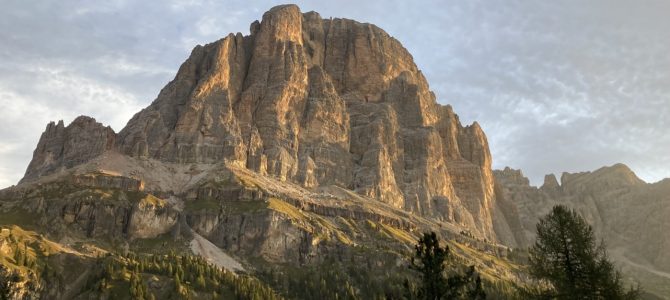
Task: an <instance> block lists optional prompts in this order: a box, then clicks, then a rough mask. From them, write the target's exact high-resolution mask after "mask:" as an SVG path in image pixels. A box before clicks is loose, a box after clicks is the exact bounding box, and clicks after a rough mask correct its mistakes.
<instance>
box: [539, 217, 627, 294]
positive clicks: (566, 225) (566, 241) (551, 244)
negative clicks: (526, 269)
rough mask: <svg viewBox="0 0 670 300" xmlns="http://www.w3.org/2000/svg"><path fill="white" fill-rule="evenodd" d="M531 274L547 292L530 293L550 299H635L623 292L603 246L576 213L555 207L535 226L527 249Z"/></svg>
mask: <svg viewBox="0 0 670 300" xmlns="http://www.w3.org/2000/svg"><path fill="white" fill-rule="evenodd" d="M530 273H531V275H533V276H534V277H535V278H536V279H538V280H540V281H542V282H545V283H548V285H550V286H551V288H550V289H544V290H540V291H535V292H532V294H534V295H535V296H536V297H541V298H545V297H549V298H553V299H612V300H617V299H637V298H638V295H639V290H638V289H630V290H628V291H625V290H624V288H623V286H622V285H623V283H622V282H621V275H620V273H619V271H618V270H616V268H615V267H614V266H613V265H612V263H611V262H610V261H609V260H608V257H607V252H606V251H605V246H604V245H603V243H600V245H596V242H595V237H594V234H593V229H592V228H591V226H589V225H588V224H587V223H586V221H585V220H584V218H582V217H581V216H580V215H579V214H578V213H577V212H576V211H574V210H570V209H568V208H566V207H565V206H562V205H558V206H555V207H554V208H553V210H552V211H551V213H549V214H548V215H547V216H545V217H544V218H542V219H541V220H540V222H539V223H538V224H537V241H536V242H535V245H534V246H533V247H532V248H531V250H530Z"/></svg>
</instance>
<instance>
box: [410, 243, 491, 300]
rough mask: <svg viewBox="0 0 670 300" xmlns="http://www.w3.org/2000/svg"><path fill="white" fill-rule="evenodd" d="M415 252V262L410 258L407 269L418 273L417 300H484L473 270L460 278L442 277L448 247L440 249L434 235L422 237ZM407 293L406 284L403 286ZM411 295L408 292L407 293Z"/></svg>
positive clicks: (484, 296) (479, 281)
mask: <svg viewBox="0 0 670 300" xmlns="http://www.w3.org/2000/svg"><path fill="white" fill-rule="evenodd" d="M414 248H415V256H416V257H415V258H418V260H419V263H416V261H415V258H412V266H411V268H412V269H414V270H417V271H419V272H420V273H421V286H420V287H419V290H418V295H417V296H418V297H419V298H421V299H427V300H437V299H462V298H464V297H467V299H477V300H479V299H486V293H484V290H483V288H482V285H481V279H480V278H479V275H478V274H477V273H476V272H475V268H474V266H471V267H469V268H468V269H467V271H466V272H465V273H464V274H455V275H452V276H449V277H447V276H446V275H445V273H446V272H445V262H446V260H447V259H448V258H449V254H450V252H449V247H448V246H444V247H441V246H440V241H439V240H438V238H437V235H436V234H435V232H431V233H424V234H423V237H421V238H420V239H419V243H418V244H417V245H416V246H415V247H414ZM405 286H406V288H407V289H411V286H410V284H409V282H406V283H405ZM409 292H410V293H412V291H411V290H410V291H409Z"/></svg>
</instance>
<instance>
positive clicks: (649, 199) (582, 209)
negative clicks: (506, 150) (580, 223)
mask: <svg viewBox="0 0 670 300" xmlns="http://www.w3.org/2000/svg"><path fill="white" fill-rule="evenodd" d="M494 176H495V178H496V180H497V182H499V183H500V186H501V189H502V190H503V192H502V194H503V195H504V197H505V198H506V199H507V200H508V201H510V202H512V203H514V205H515V206H516V207H517V210H518V214H519V216H520V218H521V225H522V227H523V231H524V234H525V236H526V240H527V241H533V240H534V239H535V224H536V223H537V221H538V219H539V218H540V217H542V216H544V215H546V214H547V213H548V212H549V211H550V210H551V208H552V207H553V206H554V205H559V204H560V205H566V206H568V207H571V208H574V209H576V210H577V211H578V212H579V213H580V214H581V215H582V216H583V217H584V218H585V219H586V220H587V221H588V222H589V224H590V225H591V226H592V227H593V229H594V231H595V233H596V236H597V237H598V238H600V239H603V240H604V241H605V243H606V245H607V248H608V250H609V255H610V257H611V258H612V259H613V260H615V261H616V262H617V263H618V264H619V265H620V266H621V267H622V269H623V271H624V273H625V274H626V275H627V276H629V277H632V279H633V280H637V281H640V282H641V283H642V286H643V288H645V289H646V290H648V291H651V292H655V293H656V294H658V295H666V297H667V295H670V288H669V287H670V253H669V252H668V251H667V249H668V247H670V237H669V236H668V234H667V232H670V222H668V220H669V217H670V206H669V205H668V204H669V203H670V180H668V179H665V180H663V181H660V182H657V183H653V184H648V183H645V182H644V181H642V180H641V179H639V178H638V177H637V176H636V175H635V173H633V171H631V170H630V169H629V168H628V167H627V166H626V165H623V164H616V165H613V166H609V167H603V168H600V169H598V170H596V171H593V172H583V173H575V174H571V173H563V174H562V175H561V181H560V184H559V182H558V180H557V179H556V176H554V175H553V174H550V175H547V176H545V179H544V183H543V184H542V186H540V187H539V188H537V187H533V186H530V184H529V181H528V179H527V178H526V177H524V176H523V174H522V172H521V171H520V170H513V169H510V168H506V169H504V170H496V171H494Z"/></svg>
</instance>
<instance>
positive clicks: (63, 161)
mask: <svg viewBox="0 0 670 300" xmlns="http://www.w3.org/2000/svg"><path fill="white" fill-rule="evenodd" d="M115 143H116V133H114V130H112V128H110V127H109V126H107V127H105V126H103V125H102V124H100V123H98V122H97V121H96V120H95V119H93V118H91V117H87V116H79V117H77V118H76V119H74V121H72V122H71V123H70V124H69V125H68V126H67V127H65V126H64V124H63V120H60V121H58V124H56V123H54V122H50V123H49V124H48V125H47V127H46V129H45V130H44V132H43V133H42V136H41V137H40V140H39V142H38V143H37V147H36V148H35V151H34V152H33V159H32V160H31V161H30V164H29V165H28V168H27V170H26V174H25V176H24V177H23V179H22V180H21V182H25V181H29V180H33V179H36V178H39V177H40V176H44V175H48V174H50V173H54V172H58V171H59V170H62V169H67V168H71V167H74V166H76V165H79V164H82V163H84V162H87V161H89V160H90V159H92V158H95V157H97V156H99V155H100V154H102V153H103V152H105V151H107V150H111V149H112V148H114V146H115Z"/></svg>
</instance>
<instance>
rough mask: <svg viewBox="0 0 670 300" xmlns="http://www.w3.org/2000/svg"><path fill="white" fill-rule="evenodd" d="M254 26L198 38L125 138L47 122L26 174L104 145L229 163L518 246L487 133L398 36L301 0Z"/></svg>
mask: <svg viewBox="0 0 670 300" xmlns="http://www.w3.org/2000/svg"><path fill="white" fill-rule="evenodd" d="M250 32H251V34H250V35H247V36H243V35H242V34H240V33H238V34H236V35H233V34H230V35H228V36H227V37H225V38H223V39H221V40H219V41H216V42H214V43H211V44H208V45H205V46H197V47H195V48H194V49H193V51H192V53H191V55H190V57H189V58H188V59H187V60H186V62H184V63H183V64H182V66H181V67H180V68H179V71H178V72H177V75H176V76H175V78H174V80H172V81H171V82H170V83H169V84H168V85H167V86H166V87H165V88H163V90H161V92H160V93H159V95H158V97H157V98H156V100H154V101H153V103H152V104H151V105H150V106H149V107H147V108H145V109H143V110H142V111H140V112H139V113H137V114H136V115H135V116H134V117H133V118H132V119H131V120H130V121H129V122H128V124H127V126H126V127H125V128H123V130H121V131H120V132H119V134H118V136H117V135H116V134H114V132H113V131H111V129H108V128H103V127H102V126H101V125H91V122H90V121H87V122H83V120H79V119H77V120H76V121H75V122H73V124H71V125H70V126H68V127H67V128H63V126H62V124H59V125H49V127H48V128H47V131H46V132H45V133H44V135H43V137H42V139H41V141H40V144H39V145H38V148H37V150H36V152H35V155H34V158H33V161H32V162H31V164H30V166H29V168H28V170H27V172H26V176H25V178H24V181H28V180H34V179H36V178H38V177H39V176H42V175H46V174H50V173H53V172H56V171H58V170H61V169H64V168H70V167H73V166H75V165H78V164H81V163H83V162H86V161H89V160H91V159H92V158H94V157H96V156H99V155H100V154H102V153H103V152H104V151H106V150H111V151H115V152H116V151H118V152H120V153H122V154H124V155H128V156H132V157H136V158H142V159H155V160H158V161H162V162H166V163H177V164H183V165H185V164H217V163H223V162H226V163H230V164H233V165H237V166H241V167H245V168H248V169H249V170H252V171H254V172H256V173H258V174H260V175H265V174H267V175H270V176H274V177H276V178H278V179H280V180H284V181H290V182H294V183H299V184H300V185H302V186H304V187H307V188H317V187H320V186H329V185H337V186H340V187H344V188H346V189H350V190H353V191H355V192H357V193H359V194H361V195H364V196H367V197H371V198H374V199H377V200H379V201H381V202H384V203H387V204H390V205H392V206H394V207H396V208H401V209H405V210H407V211H411V212H414V213H417V214H419V215H423V216H430V217H433V218H436V219H439V220H445V221H448V222H451V223H455V224H458V225H460V226H463V227H465V228H467V229H468V230H469V231H471V233H473V234H475V235H477V236H480V237H482V238H486V239H489V240H494V241H495V240H499V238H498V237H497V236H496V233H497V232H498V233H500V235H504V237H501V238H500V239H501V240H505V241H508V242H509V243H511V244H516V241H515V238H514V237H513V235H511V234H510V232H511V231H512V230H511V229H510V228H508V227H509V226H508V225H507V222H498V223H497V224H495V223H494V222H493V216H494V215H496V214H497V215H500V214H502V210H501V207H500V205H498V204H497V203H496V195H495V187H494V180H493V175H492V173H491V172H492V171H491V155H490V152H489V149H488V144H487V140H486V136H485V134H484V132H483V131H482V129H481V128H480V126H479V125H478V124H477V123H474V124H472V125H470V126H465V127H464V126H462V125H461V123H460V121H459V119H458V116H457V115H456V114H455V113H454V112H453V110H452V109H451V107H450V106H442V105H440V104H438V103H437V102H436V99H435V95H434V94H433V93H432V92H431V91H430V90H429V87H428V83H427V81H426V79H425V78H424V76H423V74H422V73H421V71H419V69H418V68H417V66H416V65H415V63H414V61H413V59H412V56H411V55H410V54H409V52H407V50H406V49H405V48H403V46H402V45H401V44H400V43H399V42H398V41H397V40H396V39H394V38H393V37H391V36H389V35H388V34H387V33H386V32H384V31H383V30H381V29H380V28H378V27H376V26H374V25H371V24H366V23H359V22H356V21H353V20H347V19H332V18H331V19H323V18H321V16H319V14H317V13H315V12H308V13H304V14H303V13H301V12H300V10H299V8H298V7H297V6H295V5H283V6H277V7H275V8H272V9H271V10H270V11H268V12H267V13H265V14H264V15H263V19H262V20H261V21H260V22H258V21H256V22H254V23H252V24H251V29H250ZM80 123H81V124H83V123H85V124H88V125H86V126H91V127H86V126H80V125H79V124H80ZM75 143H76V144H77V145H78V146H77V147H70V146H72V145H74V144H75ZM68 145H70V146H68ZM82 151H85V153H82ZM494 225H495V226H494ZM494 227H496V228H494Z"/></svg>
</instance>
